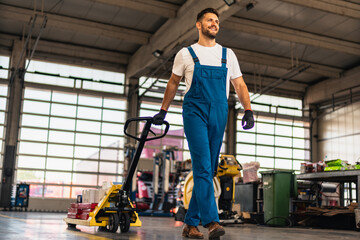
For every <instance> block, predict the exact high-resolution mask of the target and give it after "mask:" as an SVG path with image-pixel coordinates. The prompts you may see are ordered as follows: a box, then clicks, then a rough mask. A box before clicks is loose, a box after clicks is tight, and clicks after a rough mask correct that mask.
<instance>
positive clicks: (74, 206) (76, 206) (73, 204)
mask: <svg viewBox="0 0 360 240" xmlns="http://www.w3.org/2000/svg"><path fill="white" fill-rule="evenodd" d="M70 206H71V207H72V208H78V206H79V204H78V203H71V204H70Z"/></svg>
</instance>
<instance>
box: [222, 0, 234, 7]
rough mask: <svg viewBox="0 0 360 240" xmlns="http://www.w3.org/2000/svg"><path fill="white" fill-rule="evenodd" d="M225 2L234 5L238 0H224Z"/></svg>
mask: <svg viewBox="0 0 360 240" xmlns="http://www.w3.org/2000/svg"><path fill="white" fill-rule="evenodd" d="M224 2H225V3H226V4H227V5H228V6H231V5H233V4H234V3H235V2H236V0H224Z"/></svg>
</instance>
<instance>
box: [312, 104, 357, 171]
mask: <svg viewBox="0 0 360 240" xmlns="http://www.w3.org/2000/svg"><path fill="white" fill-rule="evenodd" d="M317 122H318V140H317V142H318V154H317V157H318V159H314V161H315V162H317V161H319V160H323V159H324V158H325V156H327V160H331V159H338V158H340V159H341V160H347V161H348V162H349V163H350V164H354V163H355V162H356V161H360V102H357V103H353V104H350V105H348V106H346V107H343V108H340V109H338V110H335V111H333V112H331V113H329V114H326V115H325V116H323V117H321V118H319V120H318V121H317Z"/></svg>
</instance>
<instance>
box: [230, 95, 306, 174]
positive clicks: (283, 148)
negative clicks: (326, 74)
mask: <svg viewBox="0 0 360 240" xmlns="http://www.w3.org/2000/svg"><path fill="white" fill-rule="evenodd" d="M280 103H281V104H282V105H281V106H280V105H279V104H280ZM252 108H253V110H254V113H255V116H254V118H255V127H254V128H253V129H251V130H248V131H245V130H243V129H242V126H241V118H242V115H243V114H239V115H238V120H237V145H236V153H237V159H238V160H239V162H240V163H246V162H251V161H256V162H259V163H260V170H266V169H274V168H276V169H289V170H295V171H297V172H298V171H299V170H300V164H301V162H303V161H309V160H310V136H309V122H308V121H306V120H305V118H302V102H301V100H297V99H290V98H284V97H273V96H266V95H264V96H261V97H259V98H257V99H256V102H253V103H252Z"/></svg>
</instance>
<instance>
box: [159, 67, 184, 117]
mask: <svg viewBox="0 0 360 240" xmlns="http://www.w3.org/2000/svg"><path fill="white" fill-rule="evenodd" d="M181 78H182V77H181V76H178V75H175V74H174V73H172V74H171V77H170V79H169V81H168V83H167V85H166V90H165V94H164V99H163V101H162V105H161V109H163V110H165V111H167V110H168V109H169V107H170V104H171V102H172V101H173V99H174V97H175V95H176V91H177V90H178V88H179V84H180V81H181Z"/></svg>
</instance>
